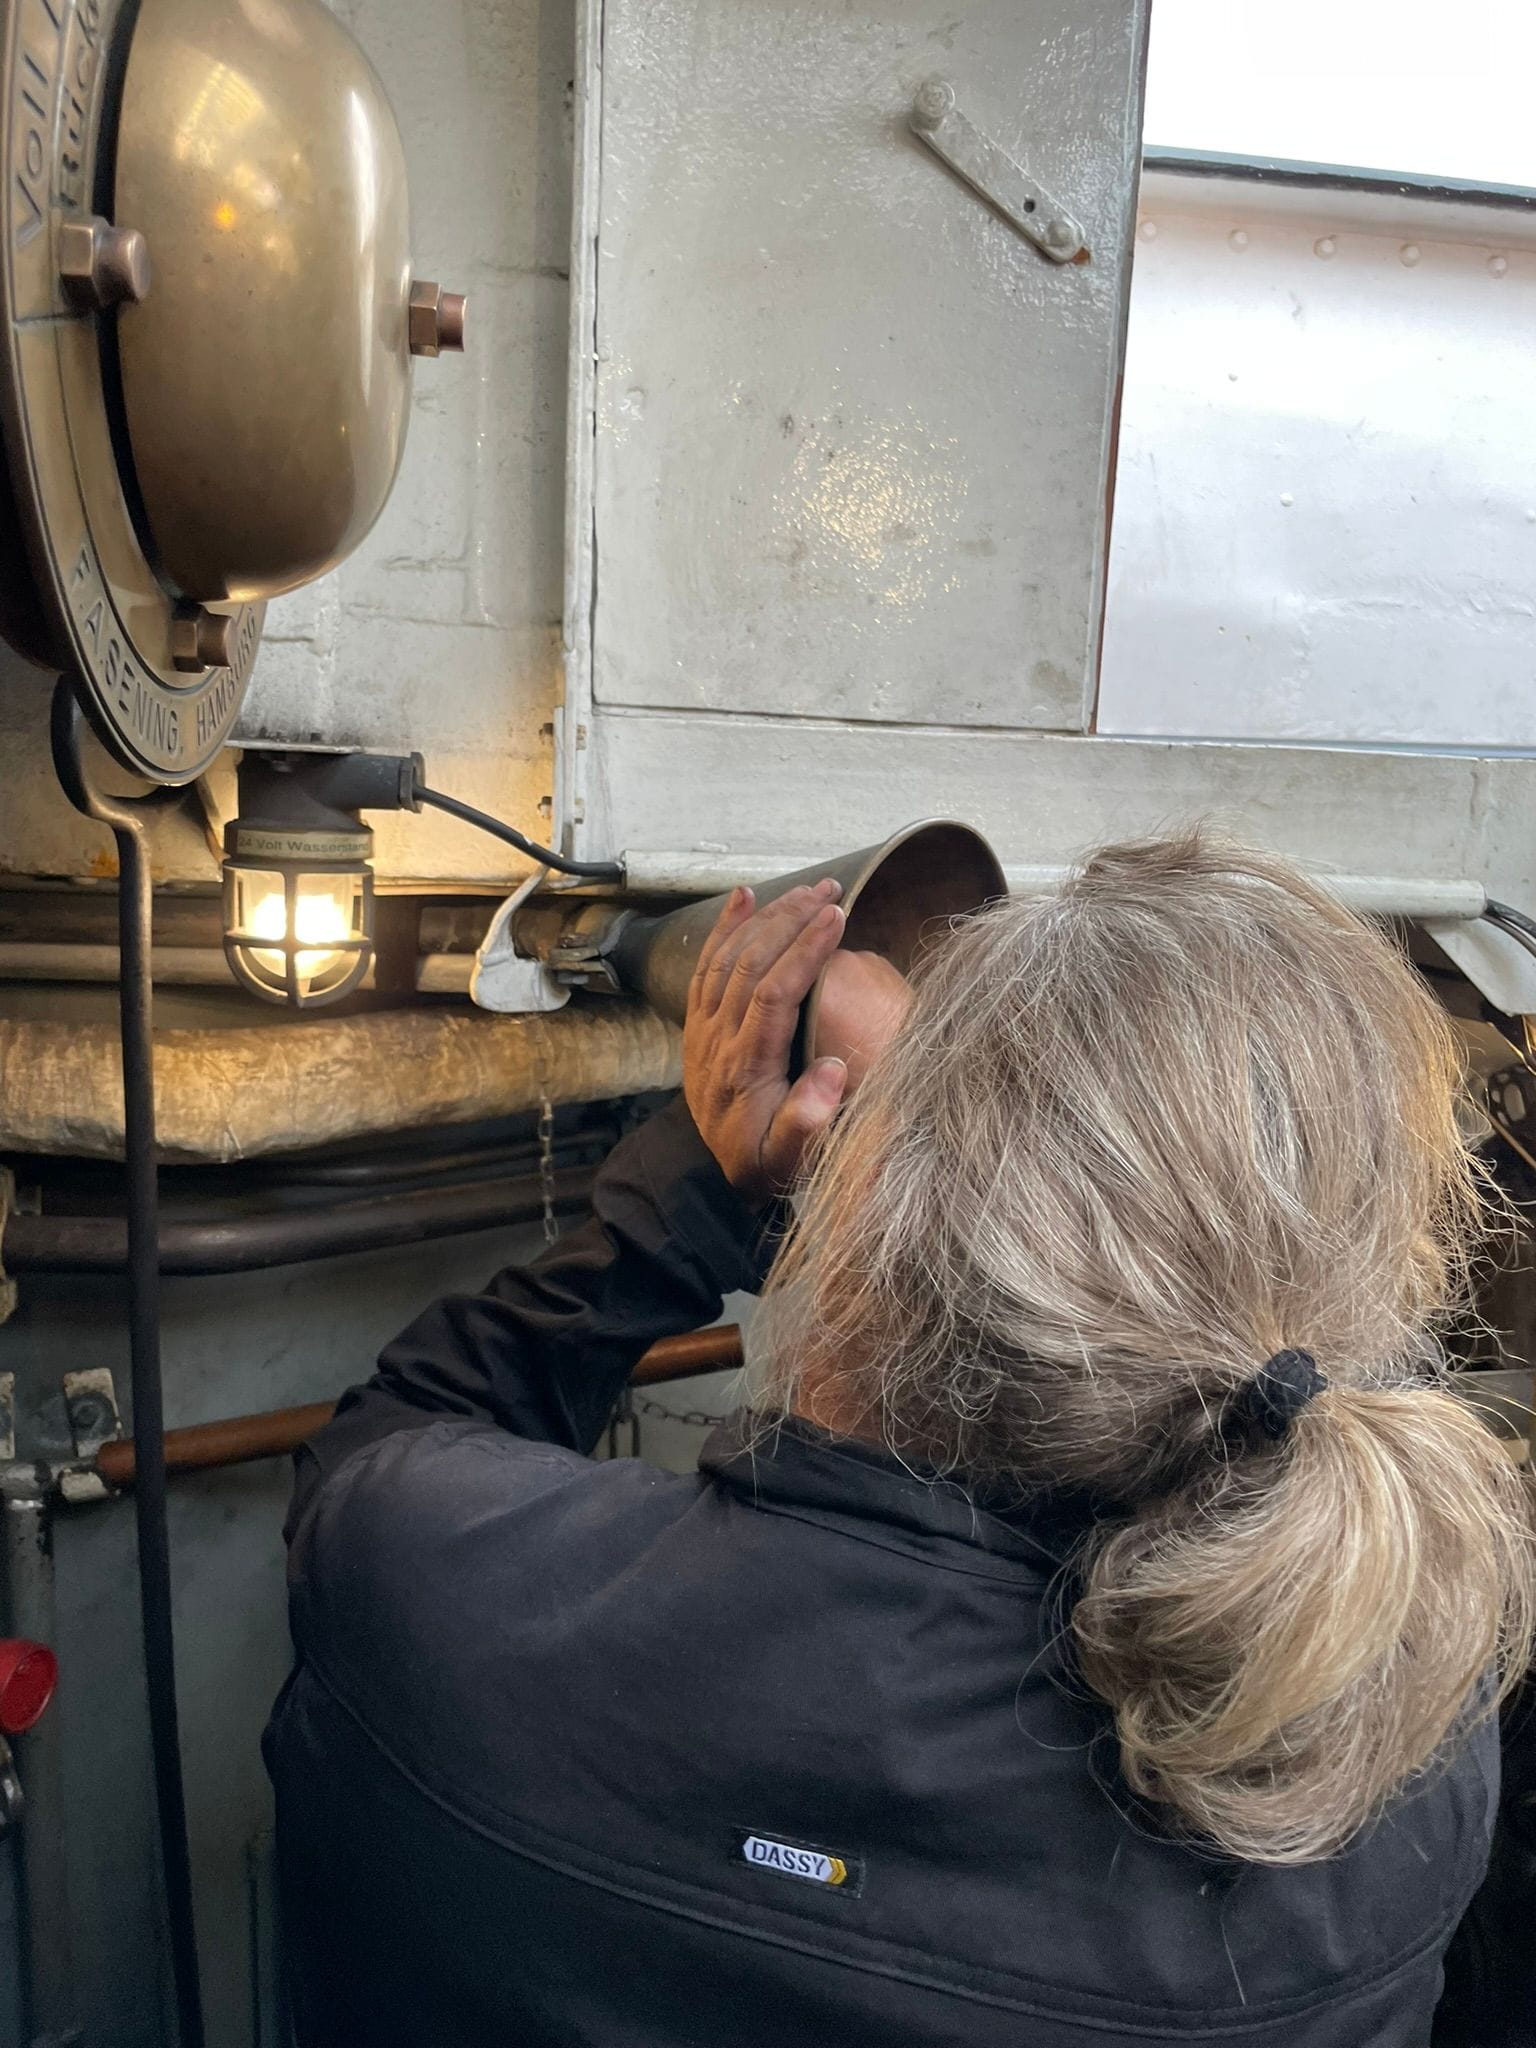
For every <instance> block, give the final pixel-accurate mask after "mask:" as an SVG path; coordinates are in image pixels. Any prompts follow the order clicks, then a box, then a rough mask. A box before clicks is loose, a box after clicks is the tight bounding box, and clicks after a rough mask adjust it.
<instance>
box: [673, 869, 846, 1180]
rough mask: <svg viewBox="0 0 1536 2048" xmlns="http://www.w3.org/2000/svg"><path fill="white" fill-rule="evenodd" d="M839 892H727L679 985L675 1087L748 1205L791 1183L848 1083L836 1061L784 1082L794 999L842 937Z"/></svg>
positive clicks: (821, 1062)
mask: <svg viewBox="0 0 1536 2048" xmlns="http://www.w3.org/2000/svg"><path fill="white" fill-rule="evenodd" d="M841 893H842V888H841V884H839V883H837V882H834V881H830V880H828V881H822V882H817V883H816V884H815V885H814V887H810V888H801V889H791V890H790V891H789V892H788V894H787V895H784V896H780V897H779V898H778V899H777V901H775V902H773V903H770V904H769V905H768V906H767V908H766V909H763V910H758V909H756V908H755V905H754V901H753V896H752V891H751V890H750V889H736V890H733V891H732V893H731V895H730V897H729V898H728V899H727V901H726V905H725V908H724V909H723V910H722V911H721V913H720V915H719V917H718V919H717V920H716V922H715V928H714V930H713V931H712V932H711V933H710V935H709V937H708V938H707V939H706V940H705V941H704V944H703V946H702V948H701V949H700V952H699V963H698V966H697V967H696V968H695V969H694V974H693V981H692V983H691V984H690V986H689V990H688V1015H687V1019H686V1021H685V1023H684V1025H683V1093H684V1095H685V1096H686V1097H687V1099H688V1107H689V1109H690V1110H691V1111H692V1112H693V1120H694V1122H695V1123H696V1124H697V1125H698V1128H699V1134H700V1136H701V1137H702V1138H703V1140H704V1142H705V1144H706V1145H707V1146H708V1147H709V1149H710V1151H711V1152H713V1153H714V1155H715V1158H716V1159H717V1160H718V1161H719V1163H720V1167H721V1170H722V1172H723V1173H724V1174H725V1177H726V1179H727V1180H729V1181H730V1183H731V1185H732V1186H733V1187H734V1188H735V1189H736V1190H737V1192H738V1193H739V1194H741V1195H742V1196H743V1197H744V1198H745V1199H746V1200H747V1201H749V1202H752V1203H754V1204H757V1203H762V1202H766V1201H767V1200H768V1199H769V1198H770V1197H771V1196H773V1195H776V1194H781V1193H783V1192H784V1191H785V1190H786V1189H788V1188H789V1187H790V1186H792V1185H793V1183H794V1179H795V1175H796V1173H797V1172H798V1170H799V1167H800V1161H801V1158H802V1156H803V1155H804V1152H805V1148H806V1146H807V1145H808V1144H809V1143H810V1141H811V1139H812V1138H813V1137H815V1136H816V1134H817V1132H819V1131H820V1130H822V1129H823V1127H824V1126H825V1125H826V1124H828V1123H830V1122H831V1120H832V1117H833V1115H834V1114H835V1112H836V1110H837V1106H838V1104H839V1103H840V1102H841V1101H842V1099H843V1093H844V1090H845V1089H846V1087H847V1085H848V1068H847V1065H846V1064H845V1062H844V1061H843V1060H842V1059H840V1058H830V1059H818V1060H817V1061H816V1062H815V1064H814V1065H813V1066H811V1067H809V1068H807V1070H806V1071H805V1073H803V1074H802V1075H801V1076H800V1078H799V1080H798V1081H796V1082H795V1084H794V1086H793V1087H791V1086H790V1083H789V1055H790V1049H791V1047H792V1045H793V1043H794V1037H795V1024H796V1020H797V1019H798V1017H799V1014H800V1005H801V1004H802V1003H803V1002H804V1001H805V998H806V996H807V995H809V993H810V991H811V987H812V984H813V983H814V982H815V980H816V977H817V975H818V974H820V972H821V970H822V968H823V967H825V966H826V964H827V962H828V960H830V959H831V958H832V956H833V954H834V953H835V952H836V950H837V946H838V942H839V941H840V940H841V938H842V936H843V923H844V920H843V913H842V911H841V910H840V909H839V908H838V906H837V898H838V896H839V895H841Z"/></svg>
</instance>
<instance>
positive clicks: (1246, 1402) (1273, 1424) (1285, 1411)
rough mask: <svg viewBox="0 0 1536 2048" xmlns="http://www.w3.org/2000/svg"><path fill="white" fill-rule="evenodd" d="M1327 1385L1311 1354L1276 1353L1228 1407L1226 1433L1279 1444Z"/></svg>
mask: <svg viewBox="0 0 1536 2048" xmlns="http://www.w3.org/2000/svg"><path fill="white" fill-rule="evenodd" d="M1327 1384H1328V1382H1327V1380H1326V1379H1325V1378H1324V1376H1323V1375H1322V1373H1320V1372H1319V1371H1318V1369H1317V1360H1316V1359H1315V1358H1314V1357H1313V1356H1312V1354H1311V1352H1310V1351H1277V1352H1276V1353H1275V1355H1274V1357H1273V1358H1270V1359H1266V1360H1265V1362H1264V1364H1263V1365H1261V1366H1260V1367H1259V1369H1258V1371H1257V1372H1256V1373H1255V1374H1254V1376H1253V1378H1252V1379H1251V1380H1249V1381H1248V1382H1247V1384H1246V1385H1245V1386H1241V1387H1239V1388H1238V1390H1237V1392H1236V1393H1235V1394H1234V1395H1233V1396H1232V1398H1231V1400H1230V1401H1229V1402H1228V1403H1227V1413H1226V1418H1225V1423H1224V1430H1223V1433H1224V1434H1225V1435H1227V1436H1238V1437H1253V1436H1263V1437H1267V1438H1268V1439H1269V1441H1270V1442H1271V1443H1279V1442H1280V1440H1281V1438H1282V1437H1284V1436H1285V1435H1286V1433H1287V1432H1288V1431H1289V1429H1290V1426H1291V1424H1292V1423H1293V1422H1294V1421H1295V1420H1296V1418H1297V1416H1298V1415H1299V1414H1300V1413H1301V1411H1302V1409H1303V1408H1305V1407H1306V1406H1307V1404H1308V1402H1309V1401H1313V1400H1315V1399H1316V1398H1317V1396H1318V1395H1319V1394H1320V1393H1321V1392H1322V1391H1323V1389H1324V1387H1326V1386H1327Z"/></svg>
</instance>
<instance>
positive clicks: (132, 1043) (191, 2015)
mask: <svg viewBox="0 0 1536 2048" xmlns="http://www.w3.org/2000/svg"><path fill="white" fill-rule="evenodd" d="M81 728H82V718H81V712H80V706H79V704H78V702H77V701H76V697H75V691H74V687H73V685H72V683H71V682H70V679H69V678H68V677H67V676H65V677H61V678H60V680H59V684H58V687H57V688H56V690H55V691H54V697H53V761H54V767H55V769H56V771H57V773H58V777H59V781H60V782H61V783H62V784H63V787H64V793H65V795H66V796H67V797H68V798H69V800H70V802H71V803H72V804H73V805H74V806H75V808H76V810H78V811H82V812H84V814H85V816H86V817H88V818H94V819H96V820H97V821H98V822H99V823H101V824H104V825H107V826H110V828H111V831H112V836H113V838H114V839H115V840H116V841H117V857H118V877H119V879H118V890H117V903H118V946H119V949H120V960H121V964H120V970H119V1015H120V1018H121V1028H122V1060H123V1158H124V1162H125V1166H126V1183H127V1211H128V1261H127V1273H128V1346H129V1364H130V1374H131V1384H132V1388H133V1429H134V1435H135V1438H136V1440H137V1442H138V1444H139V1447H140V1448H139V1464H138V1484H137V1486H136V1488H135V1491H134V1501H133V1508H134V1521H135V1525H136V1529H137V1536H138V1552H139V1618H140V1626H141V1630H142V1634H143V1640H144V1684H145V1691H146V1693H147V1696H148V1702H149V1735H150V1747H151V1750H152V1751H153V1755H154V1769H155V1796H156V1807H157V1811H158V1815H159V1822H160V1858H161V1867H162V1872H163V1877H164V1883H165V1905H166V1919H167V1923H168V1927H169V1931H170V1947H171V1970H172V1975H173V1977H174V1979H175V1988H176V2013H177V2021H178V2038H179V2041H180V2044H181V2048H203V2043H204V2034H203V2001H202V1990H201V1986H200V1983H199V1979H198V1962H197V1925H196V1921H195V1918H194V1916H193V1908H192V1860H191V1854H190V1851H189V1848H188V1844H187V1802H186V1791H185V1787H184V1786H183V1783H182V1775H181V1739H180V1729H179V1718H180V1717H179V1714H178V1710H177V1703H176V1644H175V1636H174V1630H173V1626H172V1615H171V1562H170V1544H169V1539H168V1536H167V1532H166V1520H165V1449H164V1442H163V1439H164V1436H165V1414H164V1402H163V1400H162V1394H161V1376H160V1245H159V1227H160V1226H159V1184H158V1175H157V1171H156V1162H155V1070H154V1041H153V1037H152V1034H151V1024H152V1004H153V995H154V989H153V983H152V981H151V977H150V944H151V929H152V922H153V911H154V895H153V884H152V881H151V877H150V869H149V849H148V846H147V843H146V839H145V831H144V820H143V818H142V816H141V815H140V809H141V802H135V801H133V800H130V799H126V798H116V797H108V796H103V795H102V794H101V793H100V792H99V791H97V790H96V789H94V788H93V787H92V785H91V782H90V778H89V777H88V775H87V774H86V771H85V767H84V764H83V762H82V760H81V756H80V741H81Z"/></svg>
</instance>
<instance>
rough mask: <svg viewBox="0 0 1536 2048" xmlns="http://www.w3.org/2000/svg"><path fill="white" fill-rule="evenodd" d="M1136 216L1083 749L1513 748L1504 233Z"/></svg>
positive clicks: (1212, 210) (1520, 534) (1373, 221)
mask: <svg viewBox="0 0 1536 2048" xmlns="http://www.w3.org/2000/svg"><path fill="white" fill-rule="evenodd" d="M1142 215H1143V218H1142V225H1141V228H1140V233H1139V237H1138V241H1137V248H1136V264H1135V273H1134V282H1133V289H1132V298H1131V329H1130V342H1129V347H1128V351H1127V358H1126V380H1125V401H1124V410H1123V416H1122V428H1121V442H1120V464H1119V474H1118V481H1117V487H1116V495H1115V518H1114V539H1113V546H1112V551H1111V562H1110V587H1109V604H1108V619H1107V624H1106V631H1105V645H1104V667H1103V676H1102V686H1101V695H1100V702H1099V714H1098V724H1099V728H1100V730H1102V731H1108V732H1123V733H1186V734H1215V735H1233V736H1239V737H1247V738H1266V739H1269V738H1274V739H1291V738H1309V739H1324V740H1346V741H1368V742H1393V743H1400V744H1409V745H1425V746H1470V747H1477V748H1496V747H1532V746H1536V377H1533V375H1532V354H1531V348H1532V341H1531V338H1532V335H1533V334H1536V249H1533V248H1532V246H1531V232H1532V220H1531V217H1530V216H1529V214H1524V213H1521V212H1518V211H1514V210H1509V209H1501V208H1497V207H1493V206H1484V207H1476V208H1474V207H1465V206H1464V207H1456V208H1451V207H1437V206H1436V205H1435V204H1434V203H1433V202H1424V201H1420V202H1418V208H1417V213H1416V214H1414V213H1411V212H1409V213H1405V211H1404V208H1403V206H1402V204H1400V203H1399V204H1396V205H1393V206H1389V205H1388V204H1387V202H1381V203H1379V204H1376V205H1367V204H1362V203H1361V202H1360V201H1358V200H1355V199H1351V198H1350V197H1349V196H1348V195H1344V194H1340V195H1336V196H1333V197H1330V196H1329V195H1327V194H1322V193H1310V194H1306V195H1299V194H1294V193H1292V194H1285V193H1281V192H1265V191H1264V190H1262V189H1255V188H1254V187H1252V186H1243V185H1241V184H1237V183H1235V182H1232V181H1228V180H1221V181H1214V182H1213V181H1205V180H1192V179H1189V178H1179V177H1174V176H1171V175H1169V174H1166V173H1163V174H1151V173H1149V175H1148V177H1147V179H1146V181H1145V183H1144V186H1143V194H1142Z"/></svg>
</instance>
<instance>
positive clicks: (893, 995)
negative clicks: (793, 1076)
mask: <svg viewBox="0 0 1536 2048" xmlns="http://www.w3.org/2000/svg"><path fill="white" fill-rule="evenodd" d="M911 1005H912V987H911V984H910V982H909V981H908V980H907V977H906V976H905V975H904V974H903V973H902V971H901V969H900V968H899V967H893V966H892V964H891V962H890V961H889V960H887V959H886V957H885V955H884V954H883V953H849V952H847V951H843V952H838V953H834V954H833V955H832V958H831V959H830V960H829V961H828V962H827V971H826V973H825V974H824V975H823V976H822V978H821V1001H820V1004H819V1005H818V1008H817V1013H816V1050H817V1052H818V1054H821V1055H826V1054H829V1053H830V1054H833V1055H835V1056H836V1057H837V1058H839V1059H841V1060H842V1062H843V1064H844V1065H845V1066H846V1067H847V1069H848V1091H847V1092H848V1093H849V1094H850V1095H851V1094H852V1093H853V1091H854V1089H855V1088H857V1087H858V1085H859V1083H860V1082H861V1081H862V1080H863V1078H864V1076H865V1074H866V1073H868V1071H869V1068H870V1066H871V1064H872V1063H873V1061H874V1058H875V1055H876V1054H877V1053H878V1052H880V1051H881V1050H882V1049H883V1048H884V1047H885V1046H886V1045H888V1044H889V1043H890V1041H891V1040H892V1039H893V1038H894V1037H895V1036H896V1033H897V1032H898V1031H899V1030H900V1029H901V1027H902V1025H903V1023H904V1022H905V1021H906V1015H907V1011H908V1010H909V1009H910V1008H911Z"/></svg>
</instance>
